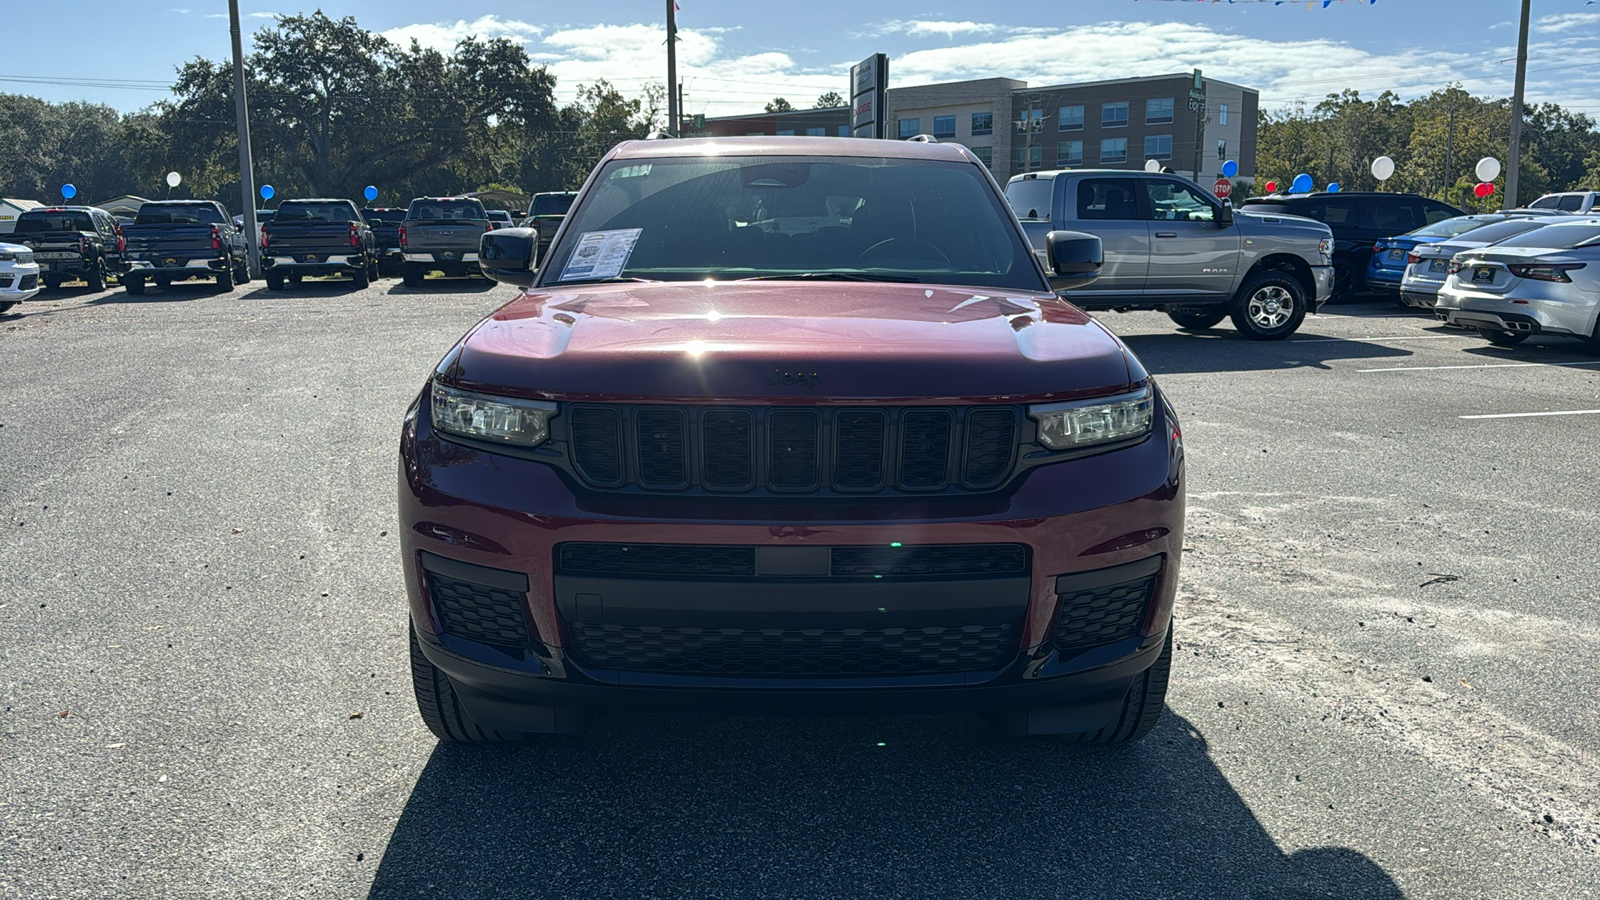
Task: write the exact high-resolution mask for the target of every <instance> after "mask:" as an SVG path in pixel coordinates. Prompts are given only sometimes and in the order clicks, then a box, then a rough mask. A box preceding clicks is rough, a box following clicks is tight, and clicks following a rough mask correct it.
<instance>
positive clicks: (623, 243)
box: [560, 228, 644, 281]
mask: <svg viewBox="0 0 1600 900" xmlns="http://www.w3.org/2000/svg"><path fill="white" fill-rule="evenodd" d="M643 231H644V229H643V228H623V229H620V230H618V231H586V232H584V233H583V234H582V235H580V236H579V237H578V246H577V249H575V250H573V251H572V256H571V257H570V258H568V259H567V266H566V268H564V269H562V270H561V279H560V280H561V281H574V280H577V279H579V278H615V277H617V276H618V275H621V274H622V267H623V266H625V265H627V264H628V257H630V256H632V255H633V245H634V244H635V243H637V242H638V240H639V235H640V234H641V233H642V232H643Z"/></svg>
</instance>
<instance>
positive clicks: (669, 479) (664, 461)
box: [634, 407, 689, 489]
mask: <svg viewBox="0 0 1600 900" xmlns="http://www.w3.org/2000/svg"><path fill="white" fill-rule="evenodd" d="M687 431H688V420H687V417H686V416H685V414H684V410H683V409H681V408H673V407H648V408H645V409H641V410H639V412H638V414H637V415H636V416H635V418H634V440H635V441H636V446H637V447H638V448H639V450H638V452H639V483H640V484H642V485H644V486H645V487H651V488H666V489H672V488H682V487H687V486H688V484H689V457H688V450H689V442H688V435H687V434H686V432H687Z"/></svg>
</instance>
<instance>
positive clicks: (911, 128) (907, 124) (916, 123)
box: [900, 119, 922, 140]
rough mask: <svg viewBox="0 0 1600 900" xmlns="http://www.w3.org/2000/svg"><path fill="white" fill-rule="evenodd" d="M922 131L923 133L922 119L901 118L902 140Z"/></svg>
mask: <svg viewBox="0 0 1600 900" xmlns="http://www.w3.org/2000/svg"><path fill="white" fill-rule="evenodd" d="M921 133H922V120H921V119H901V120H900V137H901V139H902V140H904V139H905V138H908V137H916V136H917V135H919V134H921Z"/></svg>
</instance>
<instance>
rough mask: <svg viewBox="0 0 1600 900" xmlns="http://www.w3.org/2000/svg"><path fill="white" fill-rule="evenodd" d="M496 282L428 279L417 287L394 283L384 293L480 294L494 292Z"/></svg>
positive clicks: (471, 279)
mask: <svg viewBox="0 0 1600 900" xmlns="http://www.w3.org/2000/svg"><path fill="white" fill-rule="evenodd" d="M495 286H496V282H493V281H490V280H489V279H487V278H470V277H468V278H428V279H425V280H424V281H423V282H422V284H420V285H418V286H417V287H406V285H405V283H404V282H396V283H395V284H393V285H391V286H390V287H389V290H388V291H386V292H385V293H389V294H482V293H486V292H488V291H492V290H494V288H495Z"/></svg>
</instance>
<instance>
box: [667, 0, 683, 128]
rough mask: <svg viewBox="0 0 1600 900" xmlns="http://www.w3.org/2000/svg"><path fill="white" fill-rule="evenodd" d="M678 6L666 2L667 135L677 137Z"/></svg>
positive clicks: (671, 2)
mask: <svg viewBox="0 0 1600 900" xmlns="http://www.w3.org/2000/svg"><path fill="white" fill-rule="evenodd" d="M678 91H679V87H678V4H677V3H675V2H674V0H667V134H670V135H672V136H673V137H678V131H679V129H680V127H681V123H680V122H679V121H678V116H679V114H681V113H682V112H683V110H681V109H679V108H678Z"/></svg>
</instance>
